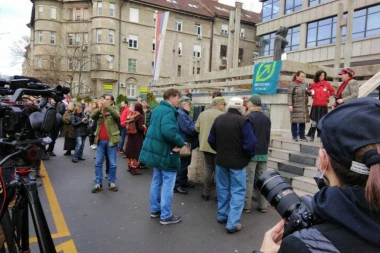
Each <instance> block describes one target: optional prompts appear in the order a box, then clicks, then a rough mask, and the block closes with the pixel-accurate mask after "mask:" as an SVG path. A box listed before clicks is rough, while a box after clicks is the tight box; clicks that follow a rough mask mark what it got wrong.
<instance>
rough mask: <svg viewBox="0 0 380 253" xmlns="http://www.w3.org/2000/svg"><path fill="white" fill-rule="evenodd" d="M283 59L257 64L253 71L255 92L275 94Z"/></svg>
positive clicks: (253, 90) (253, 88) (253, 89)
mask: <svg viewBox="0 0 380 253" xmlns="http://www.w3.org/2000/svg"><path fill="white" fill-rule="evenodd" d="M281 64H282V62H281V61H275V62H266V63H258V64H255V67H254V71H253V84H252V93H253V94H275V93H276V92H277V86H278V81H279V77H280V71H281Z"/></svg>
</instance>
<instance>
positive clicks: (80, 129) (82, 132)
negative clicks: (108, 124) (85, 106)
mask: <svg viewBox="0 0 380 253" xmlns="http://www.w3.org/2000/svg"><path fill="white" fill-rule="evenodd" d="M83 118H86V116H84V114H83V113H82V114H77V113H75V112H73V113H72V114H71V119H70V123H71V125H73V127H74V132H75V137H79V136H87V135H88V128H87V125H88V121H87V123H83V122H82V119H83Z"/></svg>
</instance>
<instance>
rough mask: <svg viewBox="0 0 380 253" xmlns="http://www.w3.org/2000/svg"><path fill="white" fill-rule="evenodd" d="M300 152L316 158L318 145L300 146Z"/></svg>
mask: <svg viewBox="0 0 380 253" xmlns="http://www.w3.org/2000/svg"><path fill="white" fill-rule="evenodd" d="M300 152H301V153H306V154H311V155H315V156H318V152H319V144H316V145H315V146H314V145H313V146H312V145H310V144H309V145H301V147H300Z"/></svg>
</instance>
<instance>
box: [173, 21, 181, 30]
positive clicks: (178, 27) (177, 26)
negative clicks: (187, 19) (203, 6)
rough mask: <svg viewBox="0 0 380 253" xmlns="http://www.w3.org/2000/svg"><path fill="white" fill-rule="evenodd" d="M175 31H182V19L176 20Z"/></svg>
mask: <svg viewBox="0 0 380 253" xmlns="http://www.w3.org/2000/svg"><path fill="white" fill-rule="evenodd" d="M174 30H176V31H179V32H180V31H182V20H181V19H176V20H175V22H174Z"/></svg>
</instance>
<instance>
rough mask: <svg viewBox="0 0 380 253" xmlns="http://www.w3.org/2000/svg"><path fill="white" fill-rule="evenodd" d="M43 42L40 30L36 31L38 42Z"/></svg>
mask: <svg viewBox="0 0 380 253" xmlns="http://www.w3.org/2000/svg"><path fill="white" fill-rule="evenodd" d="M42 42H43V36H42V31H38V43H42Z"/></svg>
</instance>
